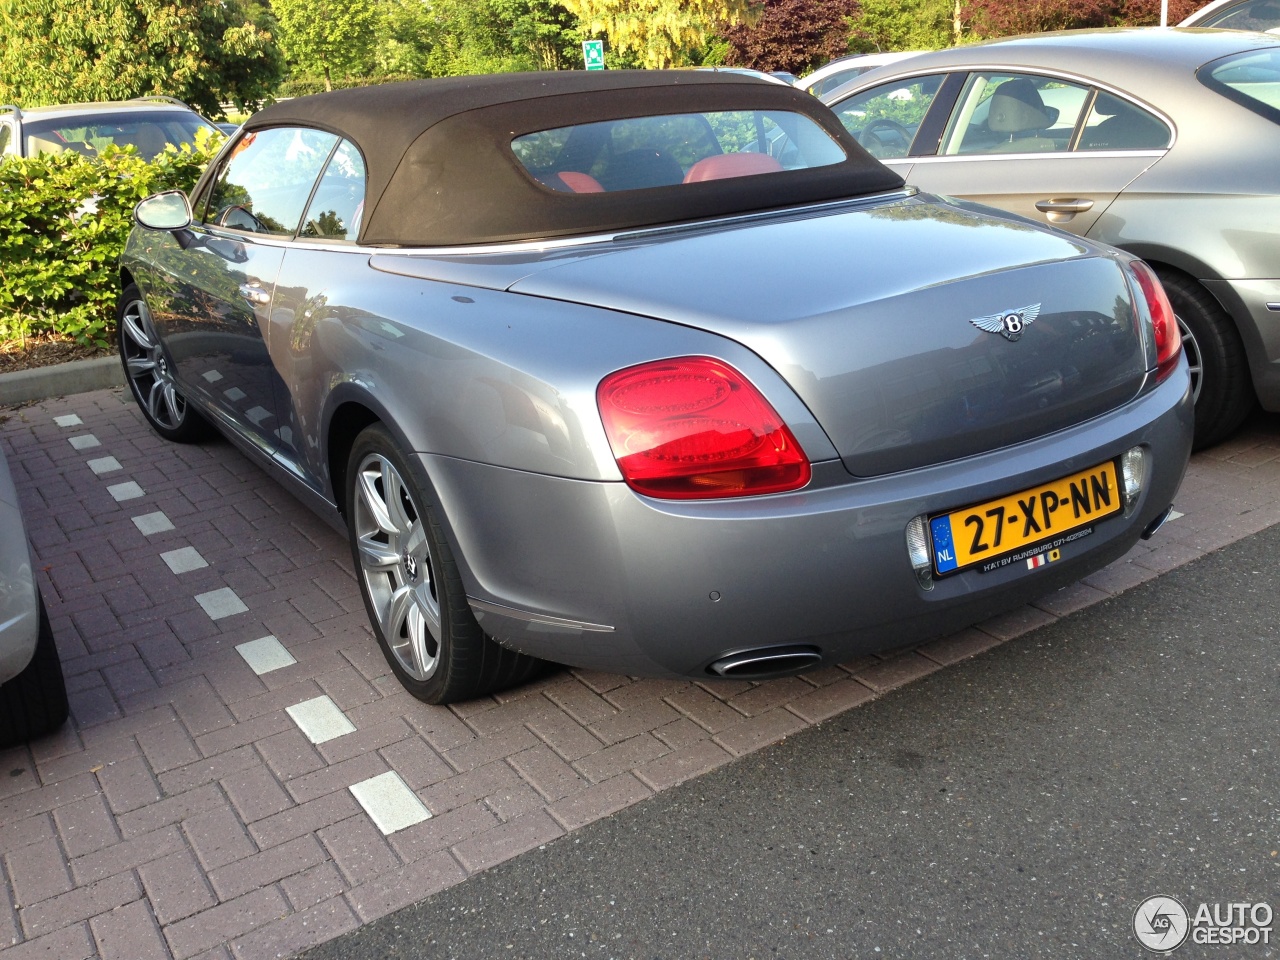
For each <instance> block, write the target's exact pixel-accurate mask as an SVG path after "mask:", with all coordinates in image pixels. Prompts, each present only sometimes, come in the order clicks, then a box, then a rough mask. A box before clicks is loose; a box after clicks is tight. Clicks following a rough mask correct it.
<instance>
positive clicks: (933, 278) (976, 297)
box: [509, 199, 1147, 476]
mask: <svg viewBox="0 0 1280 960" xmlns="http://www.w3.org/2000/svg"><path fill="white" fill-rule="evenodd" d="M509 289H510V290H511V291H512V292H517V293H523V294H529V295H532V296H539V297H548V298H554V299H561V300H567V301H573V302H575V303H586V304H593V305H597V306H600V307H605V308H609V309H613V310H621V311H625V312H628V313H635V314H640V315H644V316H651V317H655V318H659V319H663V320H667V321H671V322H675V323H681V324H686V325H689V326H693V327H698V328H700V329H704V330H708V331H711V332H714V333H717V334H719V335H722V336H726V337H729V338H731V339H733V340H736V341H738V342H739V343H742V344H744V345H746V346H747V347H749V348H750V349H751V350H753V351H754V352H755V353H756V354H758V355H759V356H760V357H761V358H763V359H764V360H765V361H766V362H768V363H769V364H770V365H771V366H772V367H773V368H774V369H775V370H777V371H778V372H779V373H780V374H781V375H782V376H783V377H784V378H785V379H786V380H787V381H788V382H789V383H790V384H791V386H792V387H793V389H794V390H795V391H796V393H797V394H798V395H799V396H800V397H801V399H802V400H804V402H805V403H806V404H807V405H808V407H809V409H810V410H811V411H812V412H813V414H814V416H815V417H816V418H817V420H818V422H819V423H820V424H822V426H823V428H824V429H825V430H826V431H827V434H828V435H829V436H830V438H831V440H832V442H833V443H834V445H835V447H836V449H837V450H838V451H839V453H840V456H841V458H842V460H843V461H844V464H845V466H846V467H847V468H848V470H849V471H850V472H851V473H852V474H854V475H856V476H878V475H882V474H886V473H892V472H895V471H899V470H908V469H912V468H916V467H921V466H925V465H928V464H933V463H941V462H944V461H947V460H954V459H958V458H961V457H965V456H970V455H973V454H976V453H979V452H983V451H986V450H990V449H993V448H997V447H1002V446H1007V445H1010V444H1014V443H1018V442H1021V441H1024V440H1029V439H1031V438H1034V437H1037V436H1041V435H1043V434H1046V433H1051V432H1053V431H1056V430H1060V429H1063V428H1065V427H1068V426H1071V425H1073V424H1076V423H1079V422H1081V421H1083V420H1088V419H1090V418H1092V417H1096V416H1098V415H1100V414H1102V413H1105V412H1107V411H1108V410H1111V409H1114V408H1115V407H1117V406H1119V405H1121V404H1123V403H1125V402H1126V401H1127V400H1129V399H1131V398H1132V397H1133V396H1135V395H1136V394H1137V392H1138V391H1139V389H1140V388H1141V386H1142V383H1143V381H1144V378H1145V374H1146V369H1147V355H1146V348H1145V345H1144V342H1143V337H1142V335H1141V333H1140V331H1139V328H1138V325H1137V322H1136V320H1135V318H1134V309H1133V304H1132V299H1131V293H1130V291H1129V287H1128V284H1127V283H1126V280H1125V275H1124V273H1123V271H1122V269H1121V268H1120V265H1119V263H1118V262H1117V261H1116V260H1114V259H1112V258H1111V257H1109V256H1107V255H1106V254H1105V253H1103V252H1102V251H1101V250H1100V249H1099V248H1097V247H1094V246H1092V245H1090V244H1088V242H1087V241H1082V240H1080V239H1078V238H1074V237H1070V236H1067V235H1066V234H1059V233H1056V232H1050V231H1047V230H1044V229H1042V228H1040V227H1037V226H1035V225H1032V224H1028V223H1025V222H1023V221H1021V220H1019V219H1016V218H1008V217H1001V216H997V215H990V216H989V215H987V214H985V213H982V212H977V211H974V210H970V209H966V208H963V207H958V206H953V205H951V204H944V203H936V202H929V201H925V200H922V199H911V200H904V201H899V202H894V203H885V204H881V205H876V206H871V207H863V208H852V209H849V210H846V211H843V212H839V213H830V212H829V213H826V214H825V215H821V216H813V217H798V218H794V219H784V220H776V221H767V222H763V223H755V224H751V225H737V226H735V227H731V228H726V229H723V230H714V229H710V230H706V229H704V230H699V231H691V232H689V233H686V234H680V233H673V234H672V235H670V236H668V237H664V238H661V239H658V238H654V237H652V236H650V237H648V238H644V239H643V240H641V239H639V238H638V239H637V241H636V242H634V243H628V242H625V241H624V242H622V243H620V244H619V245H618V246H616V247H613V248H611V250H610V252H608V253H603V254H602V253H600V252H599V249H598V248H596V249H594V250H593V251H592V255H591V256H589V257H584V258H581V259H570V258H565V259H560V260H553V261H544V262H543V263H541V264H539V265H538V266H537V267H536V268H533V269H532V270H529V271H528V272H526V273H524V275H523V276H522V277H520V278H519V279H517V280H515V281H514V282H513V283H512V284H511V286H510V287H509ZM1010 314H1015V315H1018V316H1019V317H1020V319H1019V320H1018V321H1008V322H1007V323H1006V324H1005V325H1004V326H1003V327H1002V325H1001V324H1002V318H1004V317H1006V316H1009V315H1010ZM984 318H985V319H984ZM980 324H981V325H980ZM983 326H985V327H990V328H991V330H990V331H988V330H987V329H983ZM1018 328H1020V329H1018Z"/></svg>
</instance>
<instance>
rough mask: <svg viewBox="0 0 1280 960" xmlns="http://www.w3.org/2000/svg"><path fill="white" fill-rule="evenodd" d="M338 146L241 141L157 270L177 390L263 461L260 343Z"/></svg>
mask: <svg viewBox="0 0 1280 960" xmlns="http://www.w3.org/2000/svg"><path fill="white" fill-rule="evenodd" d="M337 140H338V138H337V137H335V136H333V135H332V134H329V133H324V132H322V131H318V130H308V129H302V128H292V127H279V128H273V129H269V130H261V131H257V132H255V133H249V134H246V135H245V136H243V137H241V138H240V139H239V140H238V141H237V142H236V144H235V145H234V147H232V149H231V150H230V151H228V152H227V153H226V154H225V155H224V157H223V159H222V161H221V163H220V166H219V168H218V170H217V171H216V173H215V174H214V176H212V177H211V178H209V180H208V181H207V184H206V187H205V189H204V190H203V191H202V193H201V195H200V196H199V197H198V198H197V200H196V203H195V204H194V205H193V206H194V215H195V223H194V224H193V225H192V228H191V231H190V234H191V235H190V237H189V238H188V239H187V241H186V242H185V243H184V244H183V245H181V246H179V245H167V246H166V247H165V248H164V249H163V250H162V251H161V253H160V255H159V262H158V263H157V267H158V268H159V270H160V272H161V273H163V274H164V275H165V277H166V280H167V281H168V283H167V287H168V294H169V295H168V296H166V297H165V298H164V299H163V305H164V307H165V308H164V309H157V307H156V306H155V305H153V306H152V317H153V321H154V322H155V323H156V326H157V328H158V332H159V333H160V335H161V337H162V339H163V340H164V342H165V345H166V347H167V349H168V351H169V354H170V357H171V359H172V361H173V363H174V366H175V368H176V371H177V377H178V379H179V381H180V382H181V383H182V388H183V390H184V391H185V392H186V393H187V394H188V396H191V397H193V398H196V399H198V400H199V401H202V402H203V404H204V405H205V406H207V407H208V408H209V409H210V410H211V412H213V413H214V414H215V415H220V416H222V417H223V418H225V419H226V420H227V421H229V422H230V423H231V424H232V425H233V427H234V429H235V430H236V432H237V433H238V434H239V435H241V436H242V437H244V438H246V439H248V440H249V441H251V442H252V443H254V444H255V445H257V446H258V447H259V448H260V449H261V450H262V451H263V452H264V453H267V454H270V453H272V452H273V451H274V450H275V448H276V446H277V444H278V442H279V429H280V415H279V410H278V406H277V398H278V392H277V383H278V381H279V374H278V373H277V372H276V370H275V368H274V367H273V365H272V362H271V356H270V352H269V350H268V345H267V335H266V334H267V330H268V323H269V320H270V311H271V303H272V297H273V293H274V290H275V284H276V278H277V276H278V274H279V272H280V266H281V262H282V260H283V258H284V254H285V250H286V248H287V245H288V243H289V242H290V241H291V240H292V239H293V238H294V236H295V235H296V233H297V231H298V226H299V223H300V221H301V219H302V213H303V211H304V210H305V209H306V206H307V201H308V198H309V197H310V196H311V193H312V190H313V188H314V186H315V183H316V179H317V177H318V176H319V174H320V171H321V169H322V168H323V167H324V164H325V162H326V160H327V159H328V157H329V155H330V153H331V152H332V150H333V148H334V146H335V144H336V143H337Z"/></svg>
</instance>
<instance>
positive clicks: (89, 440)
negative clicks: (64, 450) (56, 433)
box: [67, 433, 102, 450]
mask: <svg viewBox="0 0 1280 960" xmlns="http://www.w3.org/2000/svg"><path fill="white" fill-rule="evenodd" d="M67 443H69V444H71V446H72V447H73V448H74V449H76V450H90V449H92V448H93V447H100V446H102V441H101V440H99V439H98V438H97V437H95V436H94V435H93V434H92V433H82V434H80V435H79V436H78V437H67Z"/></svg>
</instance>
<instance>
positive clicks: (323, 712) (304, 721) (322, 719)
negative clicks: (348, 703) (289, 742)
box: [286, 696, 356, 744]
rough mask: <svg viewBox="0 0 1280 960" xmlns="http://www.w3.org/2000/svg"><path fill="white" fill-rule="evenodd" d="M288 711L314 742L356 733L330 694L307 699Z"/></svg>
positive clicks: (300, 728) (322, 741)
mask: <svg viewBox="0 0 1280 960" xmlns="http://www.w3.org/2000/svg"><path fill="white" fill-rule="evenodd" d="M286 712H287V713H288V714H289V716H291V717H292V718H293V722H294V723H296V724H297V725H298V729H299V730H301V731H302V732H303V733H304V734H305V735H306V737H307V739H308V740H310V741H311V742H312V743H317V744H318V743H324V742H325V741H326V740H333V739H335V738H337V737H341V736H345V735H346V734H348V733H354V732H355V729H356V728H355V724H353V723H352V722H351V721H350V720H348V719H347V717H346V714H344V713H343V712H342V711H341V710H340V709H338V705H337V704H336V703H334V702H333V701H332V700H331V699H330V698H329V697H328V696H321V697H313V698H312V699H310V700H305V701H303V702H302V703H299V704H295V705H294V706H292V707H289V708H288V709H287V710H286Z"/></svg>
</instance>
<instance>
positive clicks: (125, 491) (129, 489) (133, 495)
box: [107, 480, 146, 502]
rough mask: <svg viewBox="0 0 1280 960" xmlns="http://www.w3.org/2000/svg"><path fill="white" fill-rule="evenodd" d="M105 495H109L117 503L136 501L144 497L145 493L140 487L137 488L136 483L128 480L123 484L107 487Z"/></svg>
mask: <svg viewBox="0 0 1280 960" xmlns="http://www.w3.org/2000/svg"><path fill="white" fill-rule="evenodd" d="M107 493H109V494H111V496H112V497H114V498H115V500H116V501H117V502H123V501H125V500H136V499H138V497H143V496H146V492H145V491H144V490H143V489H142V487H140V486H138V484H137V481H135V480H128V481H126V482H124V483H114V484H112V485H111V486H109V487H107Z"/></svg>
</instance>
